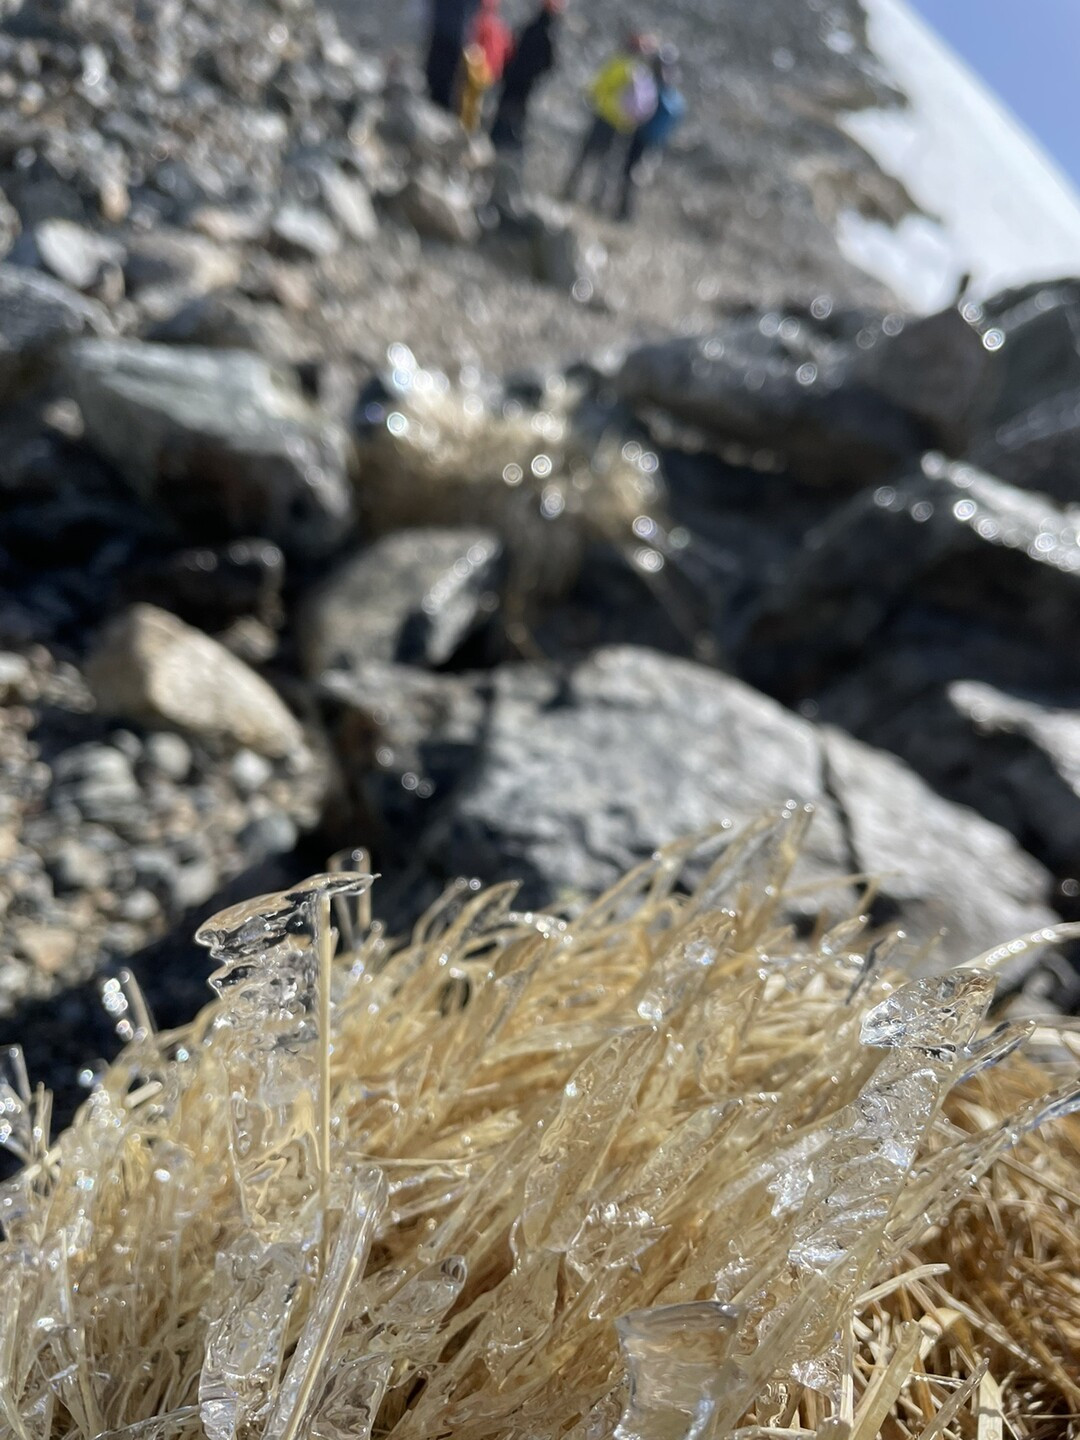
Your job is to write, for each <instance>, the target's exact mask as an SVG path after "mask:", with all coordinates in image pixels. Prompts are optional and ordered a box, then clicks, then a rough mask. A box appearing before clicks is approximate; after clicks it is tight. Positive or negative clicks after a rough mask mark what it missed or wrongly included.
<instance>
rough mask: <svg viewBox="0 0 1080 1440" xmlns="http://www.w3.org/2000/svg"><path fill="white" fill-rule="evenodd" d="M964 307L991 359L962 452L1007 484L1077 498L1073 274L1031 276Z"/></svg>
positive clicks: (1078, 360) (1078, 399)
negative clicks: (1036, 279) (1033, 280)
mask: <svg viewBox="0 0 1080 1440" xmlns="http://www.w3.org/2000/svg"><path fill="white" fill-rule="evenodd" d="M970 308H971V309H972V312H973V315H974V317H975V318H977V322H978V325H979V327H980V329H981V331H982V333H983V335H984V337H985V340H986V343H987V344H988V345H989V346H990V347H991V348H992V351H993V363H992V369H991V372H990V376H989V377H988V378H989V381H990V382H991V383H988V384H987V386H986V387H985V391H984V397H983V404H982V406H981V410H980V414H979V417H978V420H979V423H978V425H977V426H976V427H975V430H974V433H973V435H972V437H971V440H970V444H969V446H968V448H967V451H966V453H967V454H968V456H969V457H970V458H971V459H972V460H974V461H975V462H976V463H977V464H979V465H981V466H983V467H985V468H986V469H987V470H990V471H991V472H992V473H993V474H995V475H997V476H999V477H1000V478H1001V479H1002V480H1007V481H1009V482H1010V483H1011V484H1014V485H1020V486H1023V487H1024V488H1026V489H1030V490H1037V491H1042V492H1044V493H1046V494H1048V495H1052V496H1054V497H1055V498H1056V499H1057V500H1059V501H1063V502H1075V501H1077V500H1080V342H1078V336H1080V282H1077V281H1075V280H1061V281H1057V282H1051V283H1046V282H1042V283H1037V284H1031V285H1027V286H1024V287H1022V288H1020V289H1016V290H1010V291H1005V292H1003V293H1002V294H1001V295H996V296H994V297H993V298H992V299H990V300H988V301H986V302H985V304H983V305H981V306H974V307H970Z"/></svg>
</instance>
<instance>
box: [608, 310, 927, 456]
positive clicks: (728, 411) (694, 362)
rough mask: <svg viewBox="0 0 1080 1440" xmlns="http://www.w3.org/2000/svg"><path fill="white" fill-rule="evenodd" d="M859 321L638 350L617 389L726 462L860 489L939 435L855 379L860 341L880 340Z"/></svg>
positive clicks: (761, 319) (872, 322)
mask: <svg viewBox="0 0 1080 1440" xmlns="http://www.w3.org/2000/svg"><path fill="white" fill-rule="evenodd" d="M863 318H864V317H860V316H849V317H846V320H845V317H843V316H838V317H835V318H834V321H833V322H832V323H831V326H830V328H828V329H826V328H823V326H822V325H820V324H818V323H817V322H816V321H815V320H814V319H813V317H811V316H809V315H806V314H801V315H799V314H788V315H780V314H777V313H768V314H765V315H759V314H756V313H751V314H747V315H743V316H740V317H737V318H735V319H732V320H729V321H728V322H727V323H726V324H725V325H724V326H723V327H721V328H720V329H719V330H717V331H716V332H715V333H714V334H712V335H708V336H703V337H686V338H681V339H676V340H665V341H660V342H656V343H653V344H648V345H644V346H642V347H640V348H639V349H638V350H635V351H633V352H631V354H630V355H628V356H627V358H626V360H625V361H624V363H623V365H622V368H621V369H620V371H619V372H618V374H617V375H616V377H615V386H616V389H617V390H618V392H619V394H620V395H622V397H623V398H624V399H626V400H627V401H629V402H630V403H631V404H633V405H634V406H636V407H637V408H638V409H639V410H641V411H643V412H644V413H645V414H646V415H649V414H650V413H652V412H656V411H659V412H661V413H662V414H664V415H667V416H670V417H672V418H674V420H676V421H677V422H679V423H681V424H682V425H684V426H689V427H691V429H692V430H693V431H695V432H697V435H698V437H699V438H700V439H701V440H703V441H704V443H706V444H707V445H710V446H712V447H714V448H717V449H719V450H720V451H721V452H722V453H723V452H727V453H731V451H732V449H733V447H742V449H743V450H744V451H745V450H746V449H749V450H751V451H755V452H767V453H768V454H769V455H771V456H774V457H775V458H776V460H778V461H779V462H780V463H782V464H784V465H786V466H787V467H788V468H789V469H791V470H792V471H793V472H794V473H795V474H797V475H798V476H800V477H801V478H804V479H807V480H811V481H814V482H817V483H825V484H865V483H866V482H867V481H868V480H870V479H872V478H874V477H875V476H881V475H882V474H883V473H885V472H886V471H888V470H891V469H892V468H893V467H895V465H896V464H897V462H898V461H899V460H900V459H902V458H903V457H905V456H909V455H911V454H914V453H918V451H919V450H921V449H924V448H925V447H926V446H927V445H928V444H929V443H931V442H932V440H933V433H932V430H931V428H930V427H929V426H928V425H927V424H926V422H925V421H923V420H921V419H920V418H919V417H917V416H916V415H914V414H912V413H909V412H908V411H906V410H905V409H904V408H903V407H902V405H900V404H898V403H897V402H896V400H894V399H892V398H890V397H889V396H888V395H886V394H882V393H878V392H877V391H876V390H875V389H874V388H872V386H871V384H870V383H869V381H868V380H865V381H864V380H860V379H859V377H858V376H857V375H856V374H855V372H854V365H855V356H857V355H858V354H859V349H858V343H857V337H858V336H859V335H862V334H864V333H865V335H867V336H868V337H870V340H871V341H872V342H873V343H876V342H877V339H878V338H880V335H881V330H880V321H878V320H876V319H872V318H866V319H865V323H863V324H862V325H861V326H858V322H859V321H860V320H862V319H863ZM857 326H858V328H856V327H857ZM852 331H854V334H852V333H850V332H852Z"/></svg>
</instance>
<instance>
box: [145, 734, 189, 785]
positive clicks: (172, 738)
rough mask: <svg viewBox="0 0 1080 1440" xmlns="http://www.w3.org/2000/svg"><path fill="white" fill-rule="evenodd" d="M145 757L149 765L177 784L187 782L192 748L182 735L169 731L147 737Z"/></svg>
mask: <svg viewBox="0 0 1080 1440" xmlns="http://www.w3.org/2000/svg"><path fill="white" fill-rule="evenodd" d="M143 757H144V759H145V760H146V762H147V764H149V765H152V766H153V767H154V769H155V770H158V771H160V773H161V774H162V775H164V776H166V777H167V778H168V779H169V780H175V781H176V782H177V784H180V782H181V781H183V780H186V779H187V777H188V772H189V771H190V770H191V746H190V745H189V744H188V743H187V741H186V740H185V739H184V738H183V736H182V735H174V734H172V733H171V731H168V730H161V731H158V732H157V733H156V734H154V735H148V736H147V738H146V743H145V744H144V746H143Z"/></svg>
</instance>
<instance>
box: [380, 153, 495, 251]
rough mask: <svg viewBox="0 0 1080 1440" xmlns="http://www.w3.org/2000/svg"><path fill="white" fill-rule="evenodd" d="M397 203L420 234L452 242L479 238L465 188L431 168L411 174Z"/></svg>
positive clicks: (463, 242)
mask: <svg viewBox="0 0 1080 1440" xmlns="http://www.w3.org/2000/svg"><path fill="white" fill-rule="evenodd" d="M397 204H398V206H399V208H400V210H401V212H402V214H403V215H404V217H405V219H406V220H408V222H409V224H410V225H412V226H413V227H414V228H415V229H416V231H417V232H418V233H419V234H420V235H425V236H428V237H430V238H431V239H433V240H447V241H449V242H450V243H451V244H454V245H473V244H475V243H476V242H477V241H478V240H479V239H480V222H479V221H478V220H477V218H476V209H475V206H474V205H473V201H472V196H471V195H470V194H469V191H468V190H467V189H466V187H465V186H464V185H462V184H461V183H460V182H459V181H457V180H453V179H448V178H445V177H443V176H442V175H440V174H439V173H438V172H437V171H435V170H432V169H423V170H420V171H419V172H418V173H417V174H415V175H413V176H411V177H410V178H409V180H408V181H407V182H406V184H405V188H404V189H403V190H402V192H401V194H400V195H399V196H398V197H397Z"/></svg>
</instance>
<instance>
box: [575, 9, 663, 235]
mask: <svg viewBox="0 0 1080 1440" xmlns="http://www.w3.org/2000/svg"><path fill="white" fill-rule="evenodd" d="M655 49H656V42H655V41H654V40H653V39H652V38H651V37H650V36H646V35H638V34H631V35H630V36H629V37H628V39H627V42H626V46H625V48H624V49H623V50H621V51H619V52H618V54H616V55H614V56H612V58H611V59H610V60H608V61H607V63H606V64H605V65H603V66H602V67H601V69H600V70H599V72H598V73H597V74H596V75H595V76H594V78H593V81H592V84H591V85H590V86H589V92H588V93H589V102H590V104H591V106H592V112H593V119H592V124H591V125H590V126H589V129H588V130H587V131H586V133H585V138H584V140H583V141H582V145H581V150H580V151H579V153H578V157H577V159H576V160H575V161H574V164H573V167H572V168H571V170H570V174H569V175H568V176H567V177H566V184H565V185H564V187H563V196H564V198H565V199H567V200H572V199H573V198H574V197H575V196H576V194H577V189H578V185H579V183H580V181H581V177H582V175H583V173H584V171H585V166H586V165H587V164H588V163H589V161H590V160H592V161H593V162H594V163H595V165H596V183H595V185H594V187H593V203H594V205H596V206H600V205H602V204H603V201H604V196H605V194H606V193H607V190H608V188H609V185H610V184H611V181H612V175H611V167H610V159H609V157H610V154H611V150H612V148H613V146H614V145H615V142H616V140H617V139H618V138H619V136H621V135H622V136H626V137H627V139H629V137H630V136H631V135H632V134H633V133H634V131H635V130H636V129H637V128H638V126H639V125H643V124H644V123H645V121H646V120H648V119H649V118H650V117H651V116H652V114H653V112H654V111H655V109H656V80H655V79H654V77H653V72H652V67H651V65H650V63H649V62H650V58H651V56H652V54H653V53H654V51H655Z"/></svg>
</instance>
